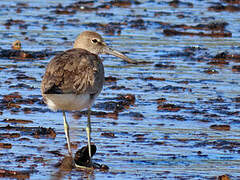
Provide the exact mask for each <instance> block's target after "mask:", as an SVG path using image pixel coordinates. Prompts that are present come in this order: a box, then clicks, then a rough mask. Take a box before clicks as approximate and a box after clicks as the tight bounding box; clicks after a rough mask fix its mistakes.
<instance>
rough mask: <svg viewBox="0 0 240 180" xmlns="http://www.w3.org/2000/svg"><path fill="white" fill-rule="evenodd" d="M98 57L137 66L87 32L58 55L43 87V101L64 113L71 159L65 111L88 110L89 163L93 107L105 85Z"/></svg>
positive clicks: (50, 66) (48, 70) (46, 73)
mask: <svg viewBox="0 0 240 180" xmlns="http://www.w3.org/2000/svg"><path fill="white" fill-rule="evenodd" d="M99 54H111V55H114V56H116V57H119V58H121V59H123V60H125V61H126V62H128V63H133V64H136V63H137V62H136V61H134V60H132V59H130V58H128V57H127V56H125V55H124V54H122V53H120V52H119V51H116V50H113V49H111V48H109V47H108V46H107V45H106V43H105V42H104V40H103V38H102V37H101V36H100V35H99V34H98V33H96V32H92V31H84V32H82V33H81V34H80V35H79V36H78V37H77V38H76V40H75V42H74V46H73V48H72V49H69V50H67V51H64V52H62V53H60V54H58V55H56V56H55V57H54V58H53V59H52V60H51V61H50V62H49V63H48V65H47V67H46V71H45V74H44V76H43V79H42V84H41V93H42V96H43V100H44V102H45V103H46V104H47V105H48V107H49V108H50V109H51V110H53V111H58V110H61V111H62V112H63V122H64V132H65V135H66V140H67V147H68V153H69V155H70V156H71V157H72V150H71V147H70V136H69V125H68V123H67V120H66V115H65V111H72V110H78V111H79V110H82V109H85V108H87V109H88V118H87V119H88V120H87V127H86V132H87V139H88V152H89V158H90V162H91V157H92V156H91V119H90V115H91V106H92V104H93V102H94V101H95V99H96V97H97V96H98V95H99V94H100V92H101V90H102V88H103V84H104V67H103V64H102V60H101V59H100V57H99V56H98V55H99Z"/></svg>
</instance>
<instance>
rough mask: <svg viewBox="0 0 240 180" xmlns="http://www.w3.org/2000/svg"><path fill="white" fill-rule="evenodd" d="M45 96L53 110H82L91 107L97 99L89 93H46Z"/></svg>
mask: <svg viewBox="0 0 240 180" xmlns="http://www.w3.org/2000/svg"><path fill="white" fill-rule="evenodd" d="M43 97H44V99H45V101H46V104H47V105H48V107H49V108H50V109H51V110H53V111H57V110H63V111H73V110H82V109H84V108H89V107H91V106H92V104H93V102H94V100H95V97H94V98H90V95H89V94H79V95H76V94H44V95H43Z"/></svg>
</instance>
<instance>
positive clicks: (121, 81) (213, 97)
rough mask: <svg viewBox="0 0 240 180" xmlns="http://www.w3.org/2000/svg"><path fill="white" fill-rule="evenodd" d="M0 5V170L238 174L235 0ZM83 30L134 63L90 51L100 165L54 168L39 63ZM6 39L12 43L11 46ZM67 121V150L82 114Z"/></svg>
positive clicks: (81, 132) (47, 175) (238, 13)
mask: <svg viewBox="0 0 240 180" xmlns="http://www.w3.org/2000/svg"><path fill="white" fill-rule="evenodd" d="M0 8H1V12H0V27H1V28H0V47H1V48H0V91H1V93H0V158H1V161H0V177H5V178H22V179H27V178H30V179H61V178H63V179H67V178H68V179H81V178H82V179H85V178H89V179H216V178H217V177H218V176H221V178H222V179H223V178H228V177H229V178H231V179H240V171H239V165H240V130H239V129H240V120H239V115H240V114H239V109H240V88H239V84H240V80H239V79H240V78H239V77H240V74H239V73H240V46H239V42H240V38H239V37H240V28H239V22H240V2H239V1H238V0H235V1H227V0H214V1H211V2H209V1H206V0H201V1H200V0H199V1H141V0H139V1H131V2H128V1H82V2H76V1H71V0H68V1H62V0H61V1H47V0H41V1H40V0H35V1H27V0H26V1H24V0H22V1H7V0H2V1H0ZM84 30H92V31H96V32H98V33H100V34H101V35H102V36H103V37H104V39H105V40H106V42H107V43H108V44H109V45H110V46H111V47H112V48H115V49H117V50H119V51H121V52H124V53H125V54H126V55H128V56H129V57H130V58H132V59H135V60H137V61H145V63H141V64H137V65H129V64H126V63H124V62H122V61H121V60H120V59H118V58H115V57H111V56H107V55H102V56H101V57H102V58H103V59H104V65H105V74H106V83H105V86H104V89H103V91H102V93H101V94H100V95H99V97H98V98H97V100H96V102H95V104H94V107H93V108H92V110H93V112H92V116H91V117H92V128H93V132H92V141H93V143H94V144H95V145H96V147H97V152H96V154H95V156H94V161H95V162H97V163H100V164H106V165H107V166H108V167H109V170H108V171H106V172H104V171H98V170H96V171H93V172H89V171H80V170H77V169H73V170H71V171H63V170H61V169H59V168H58V167H56V166H55V164H57V163H58V162H60V161H61V160H62V159H63V157H64V155H66V154H67V148H66V141H65V135H64V130H63V122H62V121H63V120H62V113H61V112H51V111H50V110H49V109H48V108H47V106H46V105H45V104H44V103H43V101H42V97H41V93H40V83H41V77H42V75H43V74H44V70H45V66H46V65H47V63H48V62H49V60H50V59H51V58H52V57H53V56H54V55H55V54H57V53H59V52H61V51H63V50H66V49H69V48H71V47H72V45H73V41H74V39H75V38H76V36H77V35H78V34H79V33H80V32H82V31H84ZM16 40H19V41H20V42H21V45H22V46H21V50H11V46H12V43H13V42H14V41H16ZM67 119H68V122H69V124H70V126H71V128H70V134H71V138H72V139H71V140H72V148H73V151H74V152H76V151H77V150H78V149H81V147H83V146H85V145H86V143H87V138H86V132H85V126H86V121H87V120H86V119H87V118H86V112H85V111H83V112H69V113H67ZM222 175H225V176H222ZM219 178H220V177H219Z"/></svg>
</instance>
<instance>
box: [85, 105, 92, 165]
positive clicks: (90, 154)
mask: <svg viewBox="0 0 240 180" xmlns="http://www.w3.org/2000/svg"><path fill="white" fill-rule="evenodd" d="M90 116H91V108H88V122H87V127H86V131H87V137H88V153H89V159H90V164H91V163H92V153H91V119H90Z"/></svg>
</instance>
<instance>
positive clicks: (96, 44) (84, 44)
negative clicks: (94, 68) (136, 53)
mask: <svg viewBox="0 0 240 180" xmlns="http://www.w3.org/2000/svg"><path fill="white" fill-rule="evenodd" d="M73 47H74V48H81V49H85V50H87V51H89V52H91V53H93V54H97V55H98V54H111V55H113V56H116V57H119V58H121V59H123V60H124V61H126V62H128V63H133V64H137V62H136V61H134V60H132V59H130V58H129V57H127V56H125V55H124V54H123V53H121V52H119V51H116V50H114V49H112V48H109V47H108V46H107V44H106V43H105V42H104V40H103V38H102V37H101V36H100V35H99V34H98V33H96V32H92V31H84V32H82V33H81V34H80V35H78V37H77V39H76V40H75V42H74V46H73Z"/></svg>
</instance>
